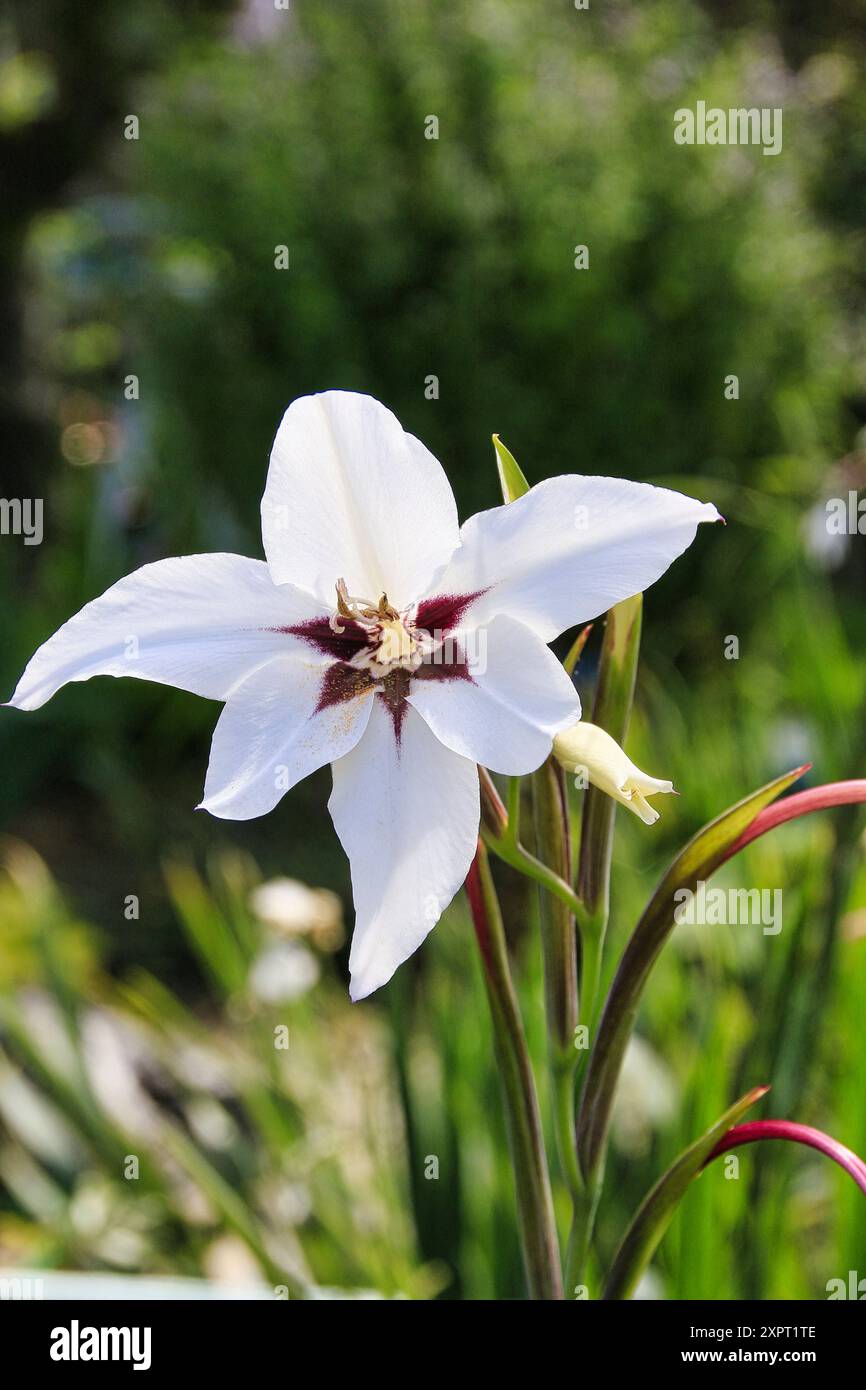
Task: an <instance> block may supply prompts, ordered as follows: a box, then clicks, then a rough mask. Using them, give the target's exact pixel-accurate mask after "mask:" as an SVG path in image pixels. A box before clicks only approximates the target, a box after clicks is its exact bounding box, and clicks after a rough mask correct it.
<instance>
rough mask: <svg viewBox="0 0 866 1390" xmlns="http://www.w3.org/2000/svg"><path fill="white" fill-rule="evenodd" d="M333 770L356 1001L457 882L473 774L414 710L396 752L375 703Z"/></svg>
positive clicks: (471, 813)
mask: <svg viewBox="0 0 866 1390" xmlns="http://www.w3.org/2000/svg"><path fill="white" fill-rule="evenodd" d="M333 773H334V790H333V792H332V794H331V800H330V802H329V803H328V806H329V810H330V812H331V816H332V818H333V821H334V826H335V827H336V831H337V834H338V835H339V837H340V840H341V841H342V844H343V848H344V849H345V851H346V853H347V855H348V856H349V861H350V863H351V867H352V890H353V893H354V898H355V933H354V937H353V939H352V952H351V956H350V958H349V967H350V969H351V972H352V983H351V989H350V992H351V995H352V998H353V999H363V998H364V997H365V996H366V995H368V994H371V993H372V991H373V990H374V989H378V988H379V987H380V985H384V984H385V983H386V981H388V980H390V978H391V976H392V975H393V973H394V971H395V970H396V969H397V966H398V965H400V964H402V962H403V961H404V960H406V959H407V957H409V956H411V954H412V952H413V951H414V950H416V949H417V947H418V946H420V945H421V942H422V941H423V940H424V938H425V936H426V935H427V933H428V932H429V931H430V930H431V928H432V927H434V926H435V925H436V923H437V922H438V920H439V918H440V916H441V915H442V913H443V912H444V911H445V908H446V907H447V906H448V904H449V902H450V901H451V899H452V898H453V896H454V894H455V893H456V892H457V890H458V888H459V887H460V885H461V884H462V882H463V880H464V879H465V877H466V874H467V872H468V870H469V865H470V864H471V862H472V856H473V855H474V853H475V846H476V843H477V840H478V823H479V817H480V812H479V795H478V772H477V769H476V767H475V764H474V763H472V762H470V761H469V760H468V759H467V758H461V757H460V756H459V755H458V754H457V753H452V752H451V751H450V750H449V749H447V748H445V747H444V746H443V745H442V744H441V743H440V742H439V740H438V739H437V738H436V737H435V735H434V734H433V733H431V731H430V730H429V729H428V727H427V725H426V724H425V723H424V720H423V719H422V718H421V716H420V715H419V714H417V713H416V712H415V710H413V709H408V710H407V711H406V716H405V719H404V720H403V723H402V727H401V733H400V743H399V747H398V744H397V741H396V739H395V737H394V723H393V720H392V718H391V715H390V713H389V711H388V709H387V707H386V706H385V704H384V702H383V701H382V700H377V701H376V702H375V705H374V708H373V711H372V714H371V715H370V722H369V725H368V726H367V731H366V733H365V735H364V737H363V739H362V740H361V742H360V743H359V744H358V746H357V747H356V748H354V749H353V750H352V752H351V753H349V754H348V755H347V756H346V757H345V758H341V759H340V761H339V762H336V763H334V768H333Z"/></svg>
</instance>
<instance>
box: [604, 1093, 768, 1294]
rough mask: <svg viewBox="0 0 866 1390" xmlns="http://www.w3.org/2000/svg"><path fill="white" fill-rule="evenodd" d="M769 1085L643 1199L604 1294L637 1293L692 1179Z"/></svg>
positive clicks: (739, 1105) (735, 1109) (736, 1108)
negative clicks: (637, 1288)
mask: <svg viewBox="0 0 866 1390" xmlns="http://www.w3.org/2000/svg"><path fill="white" fill-rule="evenodd" d="M769 1089H770V1088H769V1086H756V1087H755V1089H754V1090H753V1091H749V1093H748V1095H745V1096H743V1097H742V1098H741V1099H740V1100H738V1101H737V1102H736V1104H735V1105H732V1106H731V1108H730V1110H726V1111H725V1113H724V1115H722V1117H721V1119H719V1120H717V1121H716V1123H715V1124H714V1125H713V1126H712V1128H711V1129H708V1130H707V1132H706V1134H703V1135H701V1137H700V1139H698V1140H697V1142H696V1143H694V1144H692V1146H691V1148H689V1149H686V1150H685V1152H684V1153H682V1154H680V1156H679V1158H678V1159H677V1161H676V1163H674V1165H673V1166H672V1167H671V1168H669V1169H668V1171H667V1172H666V1173H665V1175H664V1177H662V1178H660V1179H659V1181H658V1182H657V1183H656V1185H655V1187H654V1188H653V1189H652V1191H651V1192H649V1193H648V1194H647V1196H646V1197H645V1198H644V1200H643V1202H642V1203H641V1205H640V1207H639V1209H638V1212H637V1214H636V1216H635V1218H634V1220H633V1221H632V1223H631V1225H630V1226H629V1228H628V1230H627V1231H626V1234H625V1237H624V1239H623V1242H622V1244H621V1245H620V1247H619V1250H618V1251H617V1253H616V1258H615V1259H614V1262H613V1264H612V1265H611V1268H610V1273H609V1274H608V1276H607V1282H606V1284H605V1286H604V1292H603V1294H602V1298H606V1299H624V1298H630V1297H631V1295H632V1294H633V1293H634V1290H635V1287H636V1286H637V1283H638V1280H639V1279H640V1277H641V1275H642V1274H643V1272H644V1270H645V1269H646V1267H647V1265H648V1264H649V1262H650V1260H651V1259H652V1257H653V1255H654V1254H655V1252H656V1249H657V1248H658V1244H659V1242H660V1240H661V1238H662V1236H663V1235H664V1233H665V1231H666V1230H667V1228H668V1226H669V1225H670V1222H671V1218H672V1217H673V1214H674V1212H675V1211H676V1209H677V1206H678V1205H679V1203H680V1202H681V1201H682V1198H683V1196H684V1195H685V1193H686V1191H687V1189H688V1187H689V1185H690V1183H691V1182H692V1181H693V1179H694V1178H696V1177H698V1176H699V1174H700V1173H701V1172H702V1170H703V1167H704V1164H705V1163H706V1161H707V1159H708V1158H709V1156H710V1154H711V1153H712V1152H713V1149H714V1148H715V1147H716V1144H717V1143H718V1142H719V1140H720V1139H721V1138H722V1137H723V1135H725V1134H727V1132H728V1130H729V1129H730V1128H731V1127H732V1126H733V1125H735V1124H736V1123H737V1121H738V1120H739V1119H740V1118H741V1116H742V1115H744V1114H745V1112H746V1111H747V1110H748V1109H749V1107H750V1106H752V1105H754V1104H755V1101H757V1100H760V1098H761V1096H764V1095H766V1093H767V1091H768V1090H769Z"/></svg>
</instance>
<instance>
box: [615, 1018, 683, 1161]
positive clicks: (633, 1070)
mask: <svg viewBox="0 0 866 1390" xmlns="http://www.w3.org/2000/svg"><path fill="white" fill-rule="evenodd" d="M676 1107H677V1083H676V1079H675V1078H674V1075H673V1072H672V1071H671V1070H670V1068H669V1067H668V1066H667V1064H666V1063H665V1062H664V1061H663V1060H662V1058H661V1057H660V1056H659V1055H658V1053H657V1052H656V1051H655V1050H654V1049H653V1048H652V1047H650V1045H649V1043H648V1042H645V1041H644V1039H643V1038H640V1037H638V1036H637V1034H632V1036H631V1038H630V1040H629V1044H628V1047H627V1048H626V1053H625V1059H624V1061H623V1067H622V1074H621V1076H620V1081H619V1087H618V1089H617V1093H616V1099H615V1101H614V1106H613V1134H614V1138H615V1140H616V1143H617V1146H618V1147H619V1148H620V1149H622V1150H623V1152H624V1153H628V1154H631V1155H633V1156H635V1157H638V1156H640V1155H641V1154H643V1153H645V1152H646V1150H647V1148H648V1146H649V1141H650V1139H651V1137H652V1132H653V1130H654V1129H657V1128H658V1127H659V1126H660V1125H663V1124H665V1123H666V1122H667V1121H668V1120H670V1119H672V1118H673V1116H674V1115H675V1114H676Z"/></svg>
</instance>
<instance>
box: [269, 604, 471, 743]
mask: <svg viewBox="0 0 866 1390" xmlns="http://www.w3.org/2000/svg"><path fill="white" fill-rule="evenodd" d="M484 592H485V591H484V590H483V589H481V590H478V591H477V592H476V593H472V594H446V595H444V596H442V597H439V598H432V599H424V600H423V602H421V603H420V604H419V605H418V610H417V613H416V615H415V619H414V624H413V625H414V626H415V627H416V628H420V629H421V630H422V631H423V632H426V633H429V634H430V635H431V636H433V637H435V638H443V637H446V636H448V634H449V633H451V632H452V631H453V630H454V628H455V627H457V626H458V624H459V623H460V620H461V618H462V617H463V615H464V613H465V612H466V610H467V609H468V608H469V606H470V604H472V603H473V602H474V601H475V599H477V598H479V597H480V596H481V594H482V593H484ZM340 625H341V627H342V629H343V630H342V631H341V632H335V631H334V629H333V628H332V626H331V623H330V621H329V620H328V618H310V619H309V620H308V621H307V622H304V623H295V624H293V625H291V626H287V627H277V628H271V629H270V631H272V632H285V633H287V634H290V635H291V636H293V637H300V638H301V639H302V640H303V641H305V642H309V644H310V646H311V647H314V648H315V650H316V651H318V652H320V653H321V654H322V655H324V656H329V657H332V658H333V660H332V662H331V663H330V665H328V666H326V667H325V668H324V670H323V674H322V683H321V687H320V690H319V698H318V701H317V703H316V708H315V710H314V711H313V713H314V714H320V713H321V711H322V710H325V709H329V708H330V707H331V706H333V705H340V704H344V703H345V702H346V701H348V700H354V699H356V698H357V697H358V696H360V695H366V694H367V693H368V692H369V691H371V690H375V692H376V695H377V697H378V698H379V699H380V700H381V701H382V702H383V704H384V705H385V706H386V708H387V710H388V713H389V714H390V716H391V721H392V724H393V726H394V737H395V739H396V741H397V744H398V746H399V743H400V740H401V737H402V732H403V721H404V719H405V718H406V712H407V710H408V708H409V706H408V704H407V696H408V695H409V692H410V690H411V688H412V682H413V681H455V680H459V681H472V675H471V672H470V670H469V664H468V661H467V659H466V653H465V651H464V649H463V646H462V644H461V643H460V642H459V640H457V639H450V640H449V641H448V642H446V643H444V644H443V646H442V647H441V648H438V649H437V650H436V652H435V654H434V656H433V657H431V658H429V659H425V660H424V661H423V662H422V663H421V665H420V666H418V667H417V668H416V669H415V670H414V671H410V670H408V669H407V668H405V667H402V666H395V667H394V668H393V669H392V670H390V671H389V672H388V673H387V674H386V675H385V676H381V677H376V676H374V675H373V674H372V672H371V671H369V670H368V669H367V668H366V667H364V666H358V665H352V660H353V658H357V657H359V656H361V655H363V654H367V655H369V656H370V657H375V654H376V650H377V645H378V644H377V642H376V641H375V639H372V638H371V634H370V632H369V631H368V630H367V629H366V628H364V627H363V626H362V625H361V624H360V623H356V622H353V621H352V620H351V619H349V618H341V619H340Z"/></svg>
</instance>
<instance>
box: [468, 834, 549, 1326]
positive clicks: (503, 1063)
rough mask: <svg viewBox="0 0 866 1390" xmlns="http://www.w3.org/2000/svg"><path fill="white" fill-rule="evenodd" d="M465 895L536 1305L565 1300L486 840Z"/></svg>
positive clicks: (537, 1117) (531, 1079) (523, 1040)
mask: <svg viewBox="0 0 866 1390" xmlns="http://www.w3.org/2000/svg"><path fill="white" fill-rule="evenodd" d="M466 893H467V897H468V899H469V907H470V910H471V913H472V921H473V924H474V927H475V935H476V937H477V939H478V946H479V950H480V952H481V960H482V964H483V966H484V982H485V985H486V988H487V998H488V1000H489V1003H490V1013H491V1017H492V1020H493V1032H494V1038H495V1045H496V1061H497V1064H498V1066H499V1074H500V1078H501V1080H502V1089H503V1095H504V1100H505V1113H506V1121H507V1126H508V1142H509V1147H510V1150H511V1161H512V1166H513V1168H514V1179H515V1188H516V1194H517V1215H518V1222H519V1227H520V1237H521V1245H522V1248H523V1258H524V1264H525V1267H526V1278H527V1283H528V1286H529V1294H530V1297H531V1298H534V1299H561V1298H562V1280H561V1275H560V1268H559V1250H558V1246H557V1239H556V1226H555V1223H554V1219H553V1199H552V1197H551V1192H550V1176H549V1173H548V1168H547V1157H546V1155H545V1151H544V1138H543V1136H542V1131H541V1116H540V1113H539V1108H538V1096H537V1094H536V1089H535V1078H534V1077H533V1074H532V1064H531V1062H530V1060H529V1050H528V1048H527V1045H526V1037H525V1034H524V1031H523V1021H522V1019H521V1017H520V1009H519V1007H518V1003H517V995H516V994H515V990H514V984H513V982H512V979H511V969H510V966H509V963H508V950H507V946H506V942H505V930H504V927H503V925H502V914H501V912H500V908H499V900H498V898H497V896H496V889H495V888H494V886H493V877H492V875H491V872H490V862H489V860H488V857H487V851H486V849H485V848H484V845H483V844H482V843H481V842H480V841H479V844H478V850H477V852H476V855H475V859H474V860H473V862H472V867H471V869H470V870H469V876H468V878H467V880H466Z"/></svg>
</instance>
